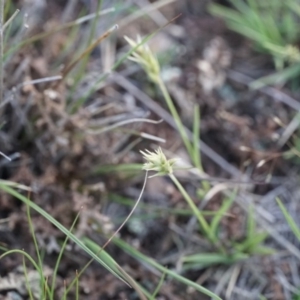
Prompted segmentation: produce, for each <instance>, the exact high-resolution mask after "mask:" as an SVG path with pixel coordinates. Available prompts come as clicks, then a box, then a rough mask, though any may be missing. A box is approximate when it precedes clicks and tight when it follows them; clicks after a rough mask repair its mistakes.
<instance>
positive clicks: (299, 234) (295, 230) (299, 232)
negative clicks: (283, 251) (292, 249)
mask: <svg viewBox="0 0 300 300" xmlns="http://www.w3.org/2000/svg"><path fill="white" fill-rule="evenodd" d="M276 201H277V203H278V205H279V207H280V209H281V211H282V213H283V215H284V217H285V219H286V221H287V223H288V224H289V226H290V228H291V230H292V232H293V233H294V235H295V236H296V238H297V239H298V240H299V241H300V229H299V227H298V225H297V224H296V222H295V221H294V220H293V218H292V217H291V215H290V214H289V212H288V211H287V209H286V208H285V206H284V205H283V203H282V202H281V200H280V199H279V198H276Z"/></svg>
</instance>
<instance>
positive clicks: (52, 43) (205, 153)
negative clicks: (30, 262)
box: [0, 0, 300, 300]
mask: <svg viewBox="0 0 300 300" xmlns="http://www.w3.org/2000/svg"><path fill="white" fill-rule="evenodd" d="M150 2H153V5H154V4H157V3H160V2H161V1H150ZM211 2H218V3H222V4H224V5H228V3H227V1H225V0H224V1H221V0H219V1H213V0H211V1H209V0H202V1H198V0H186V1H183V0H182V1H173V2H171V1H170V3H169V4H167V5H164V6H163V7H161V8H160V9H158V10H153V11H152V12H151V13H150V14H149V16H148V17H146V16H142V17H139V18H136V19H134V20H130V19H128V15H130V13H133V12H135V11H136V10H137V7H140V9H145V7H147V6H148V5H149V4H150V3H149V1H147V0H143V1H138V0H137V1H117V0H116V1H115V0H114V1H103V9H104V8H109V7H114V6H117V7H118V9H117V10H116V11H115V12H113V13H110V14H107V15H104V16H102V17H101V18H100V20H99V22H98V24H97V26H95V28H94V36H97V37H98V36H100V35H101V34H103V32H105V31H106V30H107V29H109V28H111V26H113V25H114V24H118V25H119V29H118V30H116V31H114V32H113V33H112V34H111V36H110V37H109V38H108V39H106V40H105V41H103V42H102V43H101V44H100V45H99V46H97V47H96V48H95V49H94V50H93V51H92V53H91V55H90V57H89V59H88V60H87V61H86V63H87V64H86V66H84V64H83V62H82V63H79V64H78V65H76V67H75V68H74V70H73V71H72V72H70V74H69V75H70V76H69V77H68V78H67V79H66V80H59V81H50V82H42V83H37V84H34V83H32V80H35V79H39V78H46V77H50V76H56V75H59V74H60V72H61V71H62V70H64V69H63V66H66V65H68V64H70V62H72V61H73V60H74V58H75V57H77V55H78V49H84V48H82V47H83V44H84V43H86V42H87V41H88V38H89V35H90V32H91V25H88V24H90V23H84V24H81V25H80V26H77V27H76V28H77V29H78V30H77V31H74V30H73V31H72V28H73V27H69V28H67V29H62V30H57V32H55V33H52V34H48V35H47V36H45V37H44V38H41V39H38V40H35V41H31V42H30V43H27V44H24V45H23V46H22V48H20V49H16V51H14V52H12V54H11V55H8V56H7V57H6V61H5V93H4V99H5V100H7V103H6V104H5V106H4V108H1V109H2V119H3V121H2V122H1V123H2V125H1V131H0V140H1V142H0V145H1V147H0V150H1V152H3V153H5V154H6V155H8V156H10V157H11V158H12V161H11V162H9V161H7V160H6V159H5V158H1V159H0V172H1V178H2V179H5V180H10V181H14V182H17V183H19V184H24V185H27V186H29V187H31V189H32V192H31V193H30V198H31V199H32V200H33V201H34V202H35V203H36V204H38V205H39V206H40V207H42V208H43V209H45V210H46V211H48V212H49V213H50V214H51V215H52V216H53V217H54V218H56V219H57V220H58V221H59V222H61V223H62V224H63V225H64V226H66V227H67V228H70V227H71V225H72V222H73V221H74V219H75V217H76V215H77V214H78V213H79V212H80V216H79V221H78V223H77V224H76V226H75V229H74V233H75V234H76V235H77V236H79V237H81V236H88V237H90V238H91V239H93V240H94V241H95V242H96V243H97V244H99V245H103V244H104V243H105V242H106V240H107V236H109V235H110V234H111V233H112V232H113V231H114V230H115V229H116V228H117V227H118V226H119V225H120V224H121V222H122V220H123V219H124V218H125V217H126V216H127V215H128V213H129V212H130V206H129V205H126V204H124V201H123V202H122V201H120V199H121V198H122V199H131V200H132V201H134V200H135V199H136V198H137V197H138V195H139V193H140V190H141V187H142V184H143V177H144V174H143V172H137V171H133V172H122V171H119V172H110V173H108V172H103V170H104V169H105V166H106V165H118V164H128V163H141V162H142V157H141V154H140V153H139V150H141V149H142V150H143V149H155V148H156V147H155V145H157V144H158V143H157V142H155V141H151V140H147V139H141V138H140V136H139V135H135V134H131V133H132V132H145V133H147V134H151V135H155V136H156V137H159V138H161V139H165V140H166V143H164V144H161V146H162V147H163V149H166V150H167V151H169V153H173V154H176V155H177V156H178V157H181V158H182V159H183V160H186V161H189V158H188V157H187V155H186V154H185V151H184V147H183V145H182V143H181V141H180V138H179V135H178V133H177V131H176V129H175V127H174V124H173V122H172V119H171V118H170V115H169V113H168V112H167V108H166V105H165V103H164V100H163V98H162V95H161V94H160V93H159V91H158V90H157V89H156V88H155V87H154V85H153V84H152V83H151V82H150V81H149V80H148V78H147V76H146V75H145V73H144V71H143V70H141V69H140V68H139V67H138V66H137V65H136V64H135V63H133V62H131V61H128V60H126V61H124V62H123V63H122V64H121V65H120V66H119V67H118V68H117V69H116V70H115V71H113V72H110V73H109V75H108V78H107V79H106V80H105V81H102V82H100V83H99V84H98V86H97V89H96V91H95V92H94V93H92V94H91V95H90V96H89V97H88V98H87V101H86V102H85V103H84V104H83V105H81V107H80V108H79V109H78V110H77V111H76V112H75V113H71V110H70V108H72V107H74V106H73V105H75V106H76V104H77V102H76V101H77V100H78V99H80V97H81V96H83V95H85V94H86V92H87V91H89V89H90V87H91V84H93V83H95V81H97V80H98V79H99V78H100V76H102V75H103V74H106V73H107V72H108V71H109V70H111V69H112V67H113V64H114V62H115V61H117V60H118V59H119V58H120V57H121V55H123V54H124V53H125V51H127V50H128V48H127V46H126V42H125V40H124V39H123V36H124V35H127V36H129V37H132V38H135V37H136V35H137V34H140V35H145V34H150V33H152V32H154V31H155V30H157V29H158V28H159V27H161V26H163V25H165V24H166V23H167V22H168V21H169V20H171V19H172V18H174V17H176V16H177V18H176V20H175V21H174V22H172V23H170V24H169V25H168V26H167V27H166V28H164V29H163V30H161V31H159V32H158V33H157V34H156V35H155V36H154V37H153V38H152V39H151V40H150V42H149V45H150V47H151V49H152V50H153V51H154V52H155V53H156V54H157V56H158V58H159V60H160V62H161V64H162V73H163V76H164V79H165V82H166V84H167V87H168V90H169V91H170V94H171V96H172V98H173V100H174V102H175V103H176V106H177V108H178V110H179V111H180V115H181V118H182V120H183V121H184V124H185V125H186V127H187V128H189V129H191V128H192V121H191V120H192V119H193V105H194V104H199V106H200V111H201V141H202V144H201V151H202V160H203V166H204V170H205V172H206V173H207V174H208V175H209V176H210V177H211V180H212V184H213V186H214V190H213V192H212V195H211V197H210V199H209V201H207V203H205V206H204V207H203V209H205V210H212V211H214V210H218V208H219V207H220V205H221V204H222V201H223V200H222V199H224V198H223V196H222V193H220V191H222V189H224V187H225V189H226V188H228V187H233V188H234V187H237V188H238V193H237V196H236V200H235V203H234V204H233V206H232V208H231V209H230V211H229V213H230V218H229V217H228V218H226V217H225V218H224V220H223V221H222V229H221V230H222V232H221V237H222V243H224V245H228V241H229V240H237V241H238V240H241V239H242V238H243V236H244V235H245V226H246V222H247V212H248V211H249V207H250V206H251V205H252V204H254V206H255V212H256V214H257V215H256V216H257V226H258V228H259V230H263V231H266V232H268V234H269V237H268V238H267V240H266V245H267V246H269V247H272V248H273V249H275V250H276V254H274V255H269V256H260V255H253V256H251V257H250V258H249V259H247V260H245V261H242V262H239V263H236V264H233V265H229V266H228V265H215V266H212V267H207V268H201V269H191V270H188V271H185V270H184V269H183V268H182V266H181V265H180V263H179V262H180V259H181V257H182V256H184V255H186V254H194V253H198V252H199V251H200V252H201V251H203V252H205V251H204V250H206V252H207V251H210V248H209V246H208V245H207V243H206V242H205V241H204V240H203V238H202V237H201V235H200V234H199V233H197V231H196V230H195V224H194V223H193V220H192V218H191V217H190V216H187V215H176V214H172V213H170V212H169V211H168V210H167V209H168V208H172V209H185V208H187V206H186V203H185V201H184V200H183V198H182V196H181V194H180V193H179V192H178V191H177V190H176V188H175V187H174V186H173V184H172V183H171V182H170V181H169V180H168V179H167V178H164V177H155V178H152V179H150V180H148V183H147V186H146V190H145V193H144V195H143V199H142V202H143V205H144V206H140V207H138V208H137V210H136V212H135V214H134V216H135V217H133V219H132V220H131V221H129V222H128V223H127V224H126V226H125V227H124V228H123V229H122V231H121V232H120V235H119V237H121V238H122V239H123V240H124V241H126V242H128V243H129V244H130V245H132V246H134V247H135V248H136V249H138V250H139V251H141V252H142V253H144V254H146V255H148V256H150V257H152V258H154V259H155V260H157V261H158V262H160V263H161V264H163V265H164V266H167V267H168V268H170V269H174V270H177V271H178V272H180V273H181V274H183V275H184V276H186V277H187V278H189V279H191V280H193V281H196V282H198V283H199V284H201V285H203V286H205V287H206V288H208V289H210V290H211V291H213V292H216V293H217V294H218V295H220V296H221V297H222V298H224V299H239V300H240V299H252V300H254V299H265V298H266V299H277V300H280V299H292V295H294V294H295V291H297V287H299V282H300V277H299V258H300V252H299V250H298V248H297V247H299V242H297V241H296V239H295V238H294V236H293V235H292V233H291V231H290V229H289V227H288V225H287V224H286V222H285V221H284V217H283V216H282V214H281V213H280V210H279V208H278V207H277V205H276V201H275V198H276V197H280V198H281V199H282V201H283V203H284V204H285V205H286V207H287V209H288V211H289V212H290V213H291V215H292V216H293V217H294V218H295V221H296V222H297V223H298V224H300V218H299V214H298V211H299V209H300V206H299V195H300V189H299V187H298V183H297V178H298V177H297V174H298V173H299V166H298V164H297V161H296V160H287V159H285V158H282V157H281V156H280V155H277V154H278V153H281V152H282V151H283V150H285V146H284V147H281V146H280V144H279V143H278V137H280V136H282V133H283V131H284V129H283V128H282V127H281V126H280V125H279V124H278V122H276V119H274V118H275V117H277V118H279V119H280V121H281V122H282V123H283V124H286V125H287V124H289V123H290V122H291V120H292V118H293V117H294V116H295V114H296V113H297V109H299V106H300V103H299V94H297V91H293V90H292V89H290V88H289V87H288V86H285V87H276V88H275V87H267V88H263V89H260V90H251V89H249V84H250V82H251V81H252V80H253V79H257V78H259V77H260V76H262V75H265V74H268V73H270V72H272V71H273V66H272V61H271V59H270V58H269V57H268V56H265V55H263V54H260V53H259V52H256V51H255V49H254V48H253V45H252V44H251V42H249V41H248V40H246V39H244V38H242V37H241V36H239V35H237V34H235V33H233V32H232V31H230V30H228V29H227V28H226V25H225V23H224V22H223V21H222V20H220V19H217V18H214V17H212V16H211V15H210V14H209V13H208V12H207V5H208V4H209V3H211ZM12 3H14V5H15V7H13V6H11V7H10V11H12V12H13V9H15V8H19V9H20V10H21V12H20V15H19V17H17V18H16V19H15V22H16V24H15V25H14V26H12V31H11V35H12V37H11V38H10V39H9V40H8V41H7V46H6V49H5V51H8V50H9V49H12V48H13V46H14V45H16V44H18V43H20V42H21V41H24V40H27V39H28V38H29V37H34V36H36V35H37V34H39V33H41V32H51V31H54V30H55V29H56V28H57V27H58V26H61V25H62V24H67V23H68V22H70V21H72V20H76V19H77V18H79V16H82V15H86V14H89V13H92V12H94V11H95V10H96V7H97V1H93V0H90V1H83V0H81V1H79V0H78V1H60V0H53V1H38V0H31V1H29V0H28V1H12ZM120 3H121V4H122V5H121V4H120ZM133 6H134V7H135V9H130V8H131V7H133ZM26 14H27V15H26ZM24 25H26V26H24ZM27 25H28V28H27ZM25 27H26V28H25ZM92 37H93V36H92ZM80 68H83V69H82V70H81V69H80ZM78 74H83V75H82V76H79V78H76V76H77V77H78ZM23 82H29V84H26V85H22V83H23ZM146 117H147V118H150V119H155V120H159V119H163V120H164V121H163V122H162V123H160V124H159V125H157V124H150V123H135V124H133V125H132V124H129V125H126V126H124V128H126V129H127V131H125V130H123V131H121V130H114V131H109V132H107V133H102V134H95V133H91V132H92V131H96V130H97V128H101V127H103V126H108V125H112V124H114V123H117V122H120V121H122V120H127V119H131V118H146ZM167 153H168V152H167ZM262 160H265V161H266V162H265V163H264V164H263V165H262V166H261V167H257V165H258V164H259V163H260V162H261V161H262ZM100 169H101V170H102V171H101V170H100ZM270 175H272V176H270ZM178 176H179V178H180V180H181V182H182V183H183V184H184V186H185V188H186V189H187V191H188V192H189V194H190V195H191V196H192V198H193V200H195V201H196V202H197V201H198V203H197V204H200V203H199V198H198V197H197V190H198V187H199V184H200V182H201V181H200V180H199V177H196V176H193V174H190V173H189V172H181V173H180V174H179V175H178ZM245 182H246V183H247V184H245ZM118 197H119V198H118ZM120 197H121V198H120ZM82 207H84V208H83V209H82ZM153 208H155V209H156V211H154V210H153ZM154 212H156V213H154ZM137 216H142V217H143V218H138V217H137ZM32 223H33V224H34V229H35V233H36V237H37V241H38V244H39V246H40V249H41V251H42V252H43V253H44V262H45V272H46V273H47V272H48V273H49V274H51V270H53V268H54V265H55V261H56V258H57V256H58V253H59V249H60V246H61V243H62V242H63V240H64V235H63V233H61V232H60V231H58V229H57V228H55V227H54V226H52V225H51V224H50V223H49V222H48V221H46V220H45V219H44V218H43V217H42V216H40V215H39V214H37V213H36V212H34V211H32ZM187 233H188V234H187ZM0 246H1V247H5V248H7V249H15V248H17V249H24V250H25V251H26V252H28V253H29V254H31V255H32V256H33V257H35V250H34V244H33V240H32V236H31V234H30V231H29V225H28V220H27V215H26V207H25V206H24V205H22V204H21V203H20V202H19V201H18V200H17V199H14V198H13V197H12V196H9V195H7V194H6V193H3V192H1V197H0ZM107 251H108V252H109V253H110V254H111V256H112V257H113V258H114V259H115V260H116V261H117V262H118V263H119V264H120V265H121V266H122V267H124V269H125V270H126V271H127V272H128V273H129V274H130V275H131V276H132V277H133V278H134V279H135V280H137V281H138V282H139V283H140V284H141V285H142V286H144V287H145V288H146V289H147V290H149V291H154V290H155V287H156V286H157V284H158V282H159V278H160V276H161V274H160V273H159V272H157V271H155V270H153V268H150V267H149V266H147V265H146V264H143V263H141V262H138V261H136V260H134V259H133V258H132V257H130V256H129V255H127V254H126V253H124V252H123V251H121V250H120V249H119V248H118V247H117V246H115V245H113V244H110V245H109V246H108V248H107ZM88 260H89V257H88V255H87V254H85V253H83V251H81V250H79V249H77V247H75V246H74V245H73V244H72V243H71V242H70V243H68V246H67V249H66V251H65V253H64V256H63V258H62V261H61V263H60V265H59V270H58V284H57V289H56V292H57V299H60V298H59V297H60V295H61V294H62V292H63V290H64V281H66V282H70V281H71V280H72V279H73V278H74V275H75V274H76V270H81V269H82V268H83V266H84V265H85V264H86V263H87V262H88ZM21 267H22V257H21V256H20V255H16V254H14V255H10V256H7V257H5V258H3V259H1V260H0V276H1V279H0V299H7V300H8V299H18V300H19V299H20V300H23V299H29V298H28V295H26V292H25V291H24V289H23V290H22V287H21V283H22V282H24V281H23V280H24V279H22V278H23V277H22V274H23V273H22V270H21ZM260 295H263V296H264V297H265V298H260ZM80 296H81V298H80V299H90V300H94V299H101V300H108V299H111V300H117V299H120V300H121V299H130V300H134V299H139V298H138V295H137V294H136V293H135V292H134V290H132V289H131V288H129V287H127V286H126V285H125V284H124V283H122V282H121V281H119V280H118V279H116V278H115V277H114V276H113V275H111V274H110V273H108V272H107V271H106V270H105V269H103V268H102V267H101V266H99V264H98V263H96V262H94V263H92V264H91V265H90V266H89V267H88V269H87V270H86V271H85V272H84V274H83V275H82V278H81V280H80ZM74 297H75V296H74V294H73V295H70V299H75V298H74ZM156 299H157V300H167V299H168V300H177V299H178V300H179V299H189V300H193V299H195V300H199V299H208V297H206V296H203V295H200V294H199V293H198V292H196V291H193V290H192V289H190V288H186V286H184V285H181V284H179V283H178V282H176V281H175V280H172V279H170V278H166V280H165V283H164V284H163V285H162V287H161V290H160V292H159V295H158V296H157V297H156ZM295 299H296V298H295Z"/></svg>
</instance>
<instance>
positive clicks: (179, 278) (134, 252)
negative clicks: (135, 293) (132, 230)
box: [113, 238, 222, 300]
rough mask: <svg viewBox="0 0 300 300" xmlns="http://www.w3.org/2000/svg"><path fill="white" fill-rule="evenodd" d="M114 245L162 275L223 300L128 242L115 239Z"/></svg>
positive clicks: (217, 299)
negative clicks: (164, 274)
mask: <svg viewBox="0 0 300 300" xmlns="http://www.w3.org/2000/svg"><path fill="white" fill-rule="evenodd" d="M113 243H115V244H116V245H117V246H118V247H120V248H121V249H122V250H124V251H125V252H127V253H128V254H129V255H130V256H132V257H134V258H135V259H137V260H139V261H142V262H143V263H145V264H149V265H150V266H152V267H154V268H156V269H157V270H159V271H161V272H162V273H166V275H168V276H170V277H172V278H173V279H175V280H177V281H179V282H181V283H183V284H185V285H187V286H190V287H193V288H194V289H195V290H197V291H199V292H201V293H203V294H205V295H207V296H209V297H211V298H213V299H215V300H222V299H221V298H220V297H219V296H217V295H216V294H214V293H213V292H211V291H209V290H208V289H206V288H204V287H202V286H201V285H199V284H197V283H195V282H193V281H191V280H189V279H187V278H185V277H183V276H181V275H179V274H177V273H175V272H174V271H172V270H169V269H167V268H165V267H164V266H162V265H160V264H159V263H157V262H156V261H155V260H154V259H152V258H150V257H148V256H146V255H144V254H142V253H141V252H139V251H138V250H136V249H134V248H133V247H132V246H130V245H129V244H127V243H126V242H124V241H123V240H121V239H118V238H114V239H113Z"/></svg>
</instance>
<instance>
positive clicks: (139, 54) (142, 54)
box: [124, 36, 160, 83]
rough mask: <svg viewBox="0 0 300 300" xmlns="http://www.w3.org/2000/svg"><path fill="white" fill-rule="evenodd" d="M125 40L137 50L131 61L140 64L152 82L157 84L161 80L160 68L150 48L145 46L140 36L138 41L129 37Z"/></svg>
mask: <svg viewBox="0 0 300 300" xmlns="http://www.w3.org/2000/svg"><path fill="white" fill-rule="evenodd" d="M124 38H125V40H126V41H127V43H128V44H129V45H130V46H131V47H132V48H135V49H136V50H135V51H134V52H133V53H132V55H131V56H130V57H129V59H130V60H132V61H135V62H137V63H138V64H140V65H141V66H142V67H143V69H144V70H145V72H146V73H147V74H148V76H149V78H150V80H152V81H153V82H155V83H157V82H158V81H159V78H160V66H159V63H158V60H157V58H156V56H155V55H154V54H153V53H152V51H151V50H150V48H149V46H148V45H147V44H143V41H142V39H141V37H140V36H138V37H137V41H134V40H132V39H130V38H129V37H127V36H124Z"/></svg>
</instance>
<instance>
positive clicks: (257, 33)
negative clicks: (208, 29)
mask: <svg viewBox="0 0 300 300" xmlns="http://www.w3.org/2000/svg"><path fill="white" fill-rule="evenodd" d="M229 2H230V4H231V5H232V8H229V7H225V6H223V5H220V4H211V5H210V7H209V10H210V12H211V13H212V14H213V15H215V16H218V17H221V18H223V19H224V20H225V22H226V23H227V25H228V27H229V28H230V29H232V30H234V31H236V32H238V33H240V34H241V35H243V36H245V37H247V38H248V39H250V40H252V41H253V42H254V44H255V47H256V49H258V50H259V51H263V52H265V53H267V54H269V55H271V56H272V58H273V61H274V64H275V67H276V70H277V72H276V73H275V74H272V75H269V76H266V77H263V78H260V79H258V80H257V81H255V82H253V84H252V87H253V88H260V87H262V86H264V85H266V84H284V83H286V82H287V81H290V80H292V79H295V78H298V76H299V74H300V51H299V48H298V46H297V45H298V42H299V40H300V35H299V34H300V32H299V26H298V23H299V16H300V3H299V1H293V0H287V1H281V0H266V1H259V0H246V1H244V0H230V1H229Z"/></svg>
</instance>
